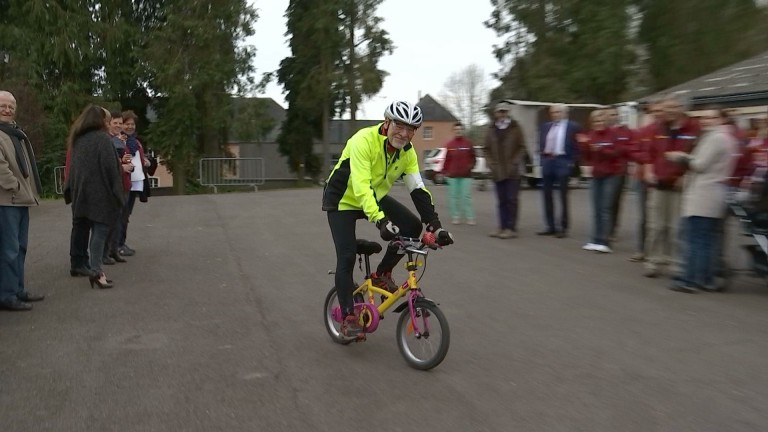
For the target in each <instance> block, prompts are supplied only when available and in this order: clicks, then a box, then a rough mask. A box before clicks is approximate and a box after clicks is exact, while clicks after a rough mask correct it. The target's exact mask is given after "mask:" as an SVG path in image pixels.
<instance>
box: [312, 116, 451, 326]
mask: <svg viewBox="0 0 768 432" xmlns="http://www.w3.org/2000/svg"><path fill="white" fill-rule="evenodd" d="M422 122H423V115H422V112H421V108H419V107H418V106H416V105H412V104H410V103H408V102H402V101H399V102H393V103H392V104H390V105H389V106H388V107H387V108H386V110H385V111H384V122H382V123H379V124H377V125H374V126H370V127H366V128H363V129H360V130H359V131H357V133H355V134H354V135H353V136H352V138H350V139H349V140H348V141H347V144H346V146H345V147H344V151H343V152H342V153H341V156H340V157H339V161H338V162H337V163H336V166H334V167H333V170H332V171H331V174H330V175H329V176H328V180H327V181H326V184H325V188H324V189H323V210H324V211H326V212H327V214H328V225H329V227H330V229H331V236H332V237H333V244H334V246H335V247H336V276H335V282H336V289H337V293H338V298H339V306H340V307H341V311H342V315H343V317H344V319H343V321H342V323H341V333H342V335H344V336H345V337H347V338H355V337H357V336H358V335H359V334H360V333H361V332H362V328H361V327H360V324H359V322H358V319H357V318H356V317H355V311H354V303H353V299H352V292H353V291H354V290H355V283H354V282H353V280H352V272H353V270H354V267H355V255H356V250H357V237H356V235H355V225H356V224H357V220H358V219H368V220H369V221H370V222H373V223H374V224H376V227H377V228H378V229H379V234H380V235H381V238H382V239H383V240H385V241H390V240H393V239H394V238H395V237H396V236H397V235H402V236H405V237H411V238H415V237H419V236H420V235H421V230H422V223H424V224H426V229H427V231H428V232H432V233H434V235H435V237H436V239H437V243H438V244H439V245H441V246H447V245H449V244H452V243H453V236H452V235H451V234H450V233H449V232H448V231H446V230H445V229H443V227H442V224H441V223H440V219H439V218H438V215H437V212H435V206H434V204H433V203H432V195H431V194H430V193H429V191H428V190H427V188H426V187H425V186H424V180H423V179H422V178H421V174H420V171H419V162H418V159H417V157H416V149H415V148H414V147H413V143H411V139H413V136H414V134H416V130H417V129H418V128H419V126H421V123H422ZM400 179H402V180H403V182H404V183H405V186H406V187H407V188H408V191H409V192H410V195H411V200H413V205H414V206H415V207H416V211H417V212H418V213H419V217H417V216H416V215H414V214H413V213H412V212H411V211H410V210H409V209H408V208H407V207H405V206H404V205H403V204H401V203H400V202H399V201H397V200H396V199H395V198H393V197H392V196H390V195H389V191H390V189H391V188H392V185H394V183H395V182H396V181H397V180H400ZM402 257H403V255H401V254H398V247H397V246H390V247H389V248H387V252H386V253H385V254H384V257H383V258H382V260H381V263H380V264H379V266H378V267H377V269H376V272H374V273H373V274H371V280H372V282H373V284H374V285H376V286H377V287H379V288H383V289H386V290H388V291H390V292H394V291H396V290H397V289H398V286H397V284H396V283H395V282H394V280H392V269H394V268H395V266H396V265H397V263H398V262H400V260H401V259H402Z"/></svg>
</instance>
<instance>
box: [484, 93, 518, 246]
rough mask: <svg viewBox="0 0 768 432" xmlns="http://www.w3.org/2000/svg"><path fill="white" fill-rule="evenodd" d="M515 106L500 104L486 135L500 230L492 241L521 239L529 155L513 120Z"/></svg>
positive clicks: (486, 158) (487, 156)
mask: <svg viewBox="0 0 768 432" xmlns="http://www.w3.org/2000/svg"><path fill="white" fill-rule="evenodd" d="M511 109H512V104H510V103H509V102H506V101H502V102H499V103H498V104H496V107H495V108H494V123H493V124H491V126H490V127H489V128H488V131H487V132H486V134H485V160H486V163H487V164H488V169H489V170H490V171H491V178H493V181H494V184H495V185H496V198H497V200H498V209H499V230H498V231H494V232H492V233H491V234H489V235H490V236H491V237H496V238H501V239H508V238H515V237H517V214H518V196H519V194H520V166H521V163H522V158H523V156H524V155H525V142H524V140H523V132H522V130H521V129H520V125H519V124H518V123H517V122H516V121H515V120H514V119H513V118H512V117H511V115H510V111H511Z"/></svg>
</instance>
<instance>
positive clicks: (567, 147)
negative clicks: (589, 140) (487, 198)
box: [537, 104, 581, 238]
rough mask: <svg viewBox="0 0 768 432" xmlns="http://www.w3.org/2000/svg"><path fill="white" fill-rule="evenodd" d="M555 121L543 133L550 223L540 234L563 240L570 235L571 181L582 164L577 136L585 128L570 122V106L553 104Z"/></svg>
mask: <svg viewBox="0 0 768 432" xmlns="http://www.w3.org/2000/svg"><path fill="white" fill-rule="evenodd" d="M549 114H550V118H551V120H552V121H550V122H548V123H545V124H544V126H542V128H541V131H540V132H539V154H540V155H541V176H542V182H543V184H542V191H543V197H544V217H545V222H546V224H547V226H546V228H545V229H544V231H541V232H539V233H537V234H539V235H546V236H556V237H557V238H563V237H565V236H566V235H567V233H568V179H569V178H570V175H571V172H572V171H573V168H574V166H575V165H576V163H577V161H578V143H577V141H576V134H578V133H579V132H580V131H581V127H580V126H579V125H578V123H576V122H572V121H570V120H568V107H567V106H565V105H561V104H559V105H552V106H551V107H550V109H549ZM555 185H557V188H558V189H559V191H560V206H561V216H560V221H559V223H556V221H555V208H554V202H553V196H552V195H553V190H554V189H555Z"/></svg>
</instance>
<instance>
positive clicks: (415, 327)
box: [406, 257, 429, 339]
mask: <svg viewBox="0 0 768 432" xmlns="http://www.w3.org/2000/svg"><path fill="white" fill-rule="evenodd" d="M409 258H410V257H409ZM406 268H407V269H408V285H409V286H410V287H411V290H410V291H411V292H409V293H408V311H409V312H410V314H411V323H410V324H409V325H408V330H409V331H413V333H414V336H416V339H421V338H422V336H423V337H429V324H428V322H427V320H426V317H425V316H424V311H422V312H421V315H422V317H424V318H425V319H424V320H423V322H424V329H423V330H424V331H423V332H422V331H421V329H420V328H419V323H418V321H417V320H416V318H417V316H416V301H417V300H418V299H420V298H422V297H424V295H423V294H422V293H421V290H420V289H419V288H418V280H417V279H416V269H417V268H418V265H417V264H416V262H415V261H411V260H410V259H409V260H408V263H407V264H406Z"/></svg>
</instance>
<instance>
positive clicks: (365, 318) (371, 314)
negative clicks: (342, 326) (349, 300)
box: [333, 303, 381, 333]
mask: <svg viewBox="0 0 768 432" xmlns="http://www.w3.org/2000/svg"><path fill="white" fill-rule="evenodd" d="M355 315H357V316H358V318H360V321H361V325H362V327H363V331H364V332H365V333H373V332H375V331H376V329H377V328H379V321H381V316H380V315H379V310H378V309H376V306H374V305H372V304H370V303H355ZM343 319H344V317H342V316H341V307H340V306H336V307H334V308H333V320H334V321H336V322H338V323H340V322H341V321H342V320H343Z"/></svg>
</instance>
